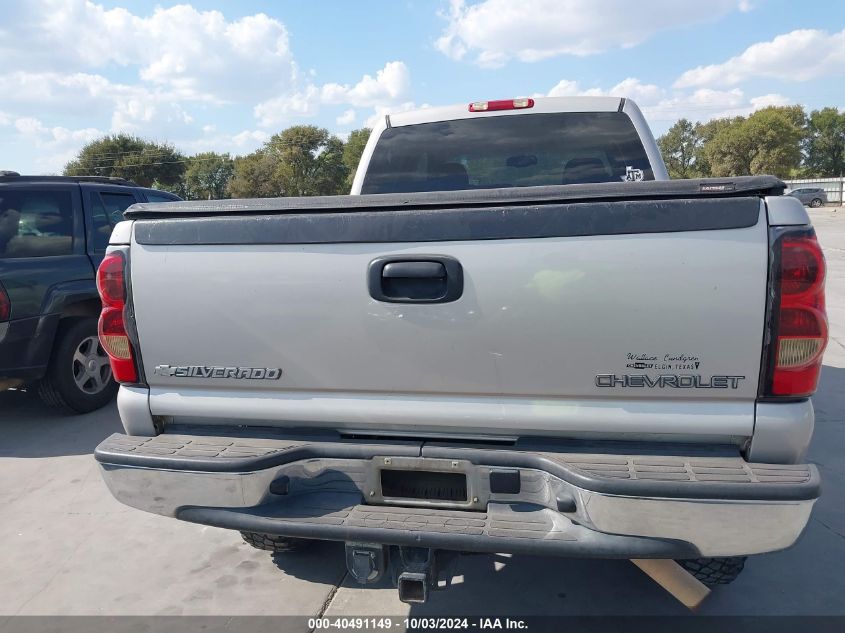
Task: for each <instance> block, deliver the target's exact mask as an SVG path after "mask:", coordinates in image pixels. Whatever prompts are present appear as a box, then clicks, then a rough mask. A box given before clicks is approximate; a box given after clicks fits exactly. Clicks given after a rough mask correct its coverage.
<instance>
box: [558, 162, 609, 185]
mask: <svg viewBox="0 0 845 633" xmlns="http://www.w3.org/2000/svg"><path fill="white" fill-rule="evenodd" d="M611 179H612V177H611V176H610V175H609V174H608V173H607V169H606V168H605V166H604V163H603V162H601V161H600V160H599V159H598V158H572V159H570V160H568V161H567V162H566V165H565V166H564V168H563V180H562V182H563V184H564V185H574V184H578V183H585V182H608V181H609V180H611Z"/></svg>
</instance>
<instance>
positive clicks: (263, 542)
mask: <svg viewBox="0 0 845 633" xmlns="http://www.w3.org/2000/svg"><path fill="white" fill-rule="evenodd" d="M241 536H242V537H243V539H244V543H247V544H248V545H252V546H253V547H254V548H255V549H263V550H266V551H268V552H276V553H278V552H293V551H296V550H300V549H303V548H305V547H308V546H309V545H311V544H313V543H314V541H312V540H310V539H306V538H293V537H289V536H276V535H275V534H259V533H258V532H241Z"/></svg>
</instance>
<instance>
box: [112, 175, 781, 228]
mask: <svg viewBox="0 0 845 633" xmlns="http://www.w3.org/2000/svg"><path fill="white" fill-rule="evenodd" d="M785 189H786V184H785V183H784V182H783V181H782V180H780V179H778V178H775V177H774V176H738V177H735V178H694V179H688V180H644V181H640V182H604V183H591V184H581V185H548V186H544V187H510V188H506V189H465V190H461V191H426V192H419V193H388V194H367V195H359V196H350V195H347V196H312V197H295V198H294V197H291V198H251V199H239V200H202V201H199V200H198V201H192V202H168V203H160V202H151V203H142V204H134V205H132V206H131V207H129V209H127V210H126V212H125V214H124V217H126V218H127V219H131V220H139V219H152V218H163V217H170V218H172V217H202V216H225V215H255V214H261V215H272V214H280V215H285V214H308V213H352V212H355V211H391V210H397V209H409V208H455V207H474V206H487V207H489V206H491V205H495V206H508V205H513V204H518V205H526V204H554V203H560V202H590V201H594V200H606V201H607V200H662V199H672V198H714V197H715V198H718V197H736V196H772V195H774V196H778V195H781V194H783V192H784V190H785Z"/></svg>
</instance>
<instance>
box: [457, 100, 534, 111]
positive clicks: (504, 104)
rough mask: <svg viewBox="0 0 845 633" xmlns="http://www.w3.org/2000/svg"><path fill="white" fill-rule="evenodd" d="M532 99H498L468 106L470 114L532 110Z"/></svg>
mask: <svg viewBox="0 0 845 633" xmlns="http://www.w3.org/2000/svg"><path fill="white" fill-rule="evenodd" d="M533 107H534V99H499V100H497V101H475V102H474V103H470V104H469V111H470V112H492V111H494V110H522V109H523V108H533Z"/></svg>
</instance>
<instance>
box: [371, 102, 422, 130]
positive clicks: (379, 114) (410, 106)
mask: <svg viewBox="0 0 845 633" xmlns="http://www.w3.org/2000/svg"><path fill="white" fill-rule="evenodd" d="M430 107H431V105H430V104H428V103H423V104H422V105H417V104H416V103H414V102H413V101H405V102H404V103H397V104H395V105H381V106H376V107H375V108H374V111H373V114H372V115H371V116H369V117H368V118H367V120H366V121H364V127H369V128H372V127H374V126H375V124H376V123H378V122H379V121H380V120H382V119H384V117H385V116H386V115H388V114H398V113H400V112H410V111H411V110H423V109H425V108H430Z"/></svg>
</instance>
